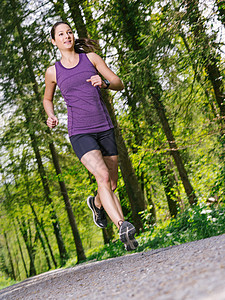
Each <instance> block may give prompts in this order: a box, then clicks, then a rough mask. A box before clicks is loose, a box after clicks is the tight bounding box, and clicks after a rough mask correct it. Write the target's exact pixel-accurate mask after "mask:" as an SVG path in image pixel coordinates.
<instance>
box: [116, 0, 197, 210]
mask: <svg viewBox="0 0 225 300" xmlns="http://www.w3.org/2000/svg"><path fill="white" fill-rule="evenodd" d="M118 5H119V8H120V12H121V14H122V16H123V20H124V22H123V24H122V27H123V31H124V33H125V34H126V38H127V41H128V42H129V44H130V45H131V47H132V50H141V49H143V47H144V45H143V44H140V42H139V40H138V37H139V35H138V30H137V27H136V23H135V20H134V19H133V18H132V17H133V16H135V14H134V13H133V14H132V15H131V14H129V11H128V7H129V3H128V2H127V1H126V0H118ZM133 8H134V9H136V8H135V7H133ZM137 15H138V10H137ZM151 72H153V71H151ZM147 76H148V86H149V87H152V88H154V89H151V90H150V92H151V96H152V100H153V103H154V107H155V109H156V112H157V114H158V116H159V119H160V122H161V125H162V127H163V130H164V133H165V135H166V137H167V140H168V143H169V146H170V148H171V150H172V151H171V155H172V156H173V158H174V161H175V163H176V166H177V169H178V171H179V175H180V177H181V180H182V182H183V185H184V188H185V191H186V194H187V197H188V199H189V202H190V204H194V203H196V197H195V194H194V190H193V188H192V186H191V184H190V181H189V179H188V176H187V172H186V170H185V167H184V164H183V162H182V159H181V156H180V153H179V151H178V149H177V146H176V143H175V139H174V137H173V134H172V130H171V128H170V126H169V122H168V120H167V117H166V113H165V108H164V106H163V104H162V102H161V100H160V98H161V95H160V93H159V92H158V90H160V91H161V86H160V84H159V83H158V82H157V80H155V78H154V79H153V76H154V75H153V76H151V74H149V70H148V71H147ZM154 90H155V91H156V92H154ZM144 101H145V100H144Z"/></svg>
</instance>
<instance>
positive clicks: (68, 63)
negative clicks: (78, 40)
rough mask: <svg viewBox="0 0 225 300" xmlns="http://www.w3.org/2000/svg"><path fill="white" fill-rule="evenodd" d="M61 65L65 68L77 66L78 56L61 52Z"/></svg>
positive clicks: (74, 53) (73, 53)
mask: <svg viewBox="0 0 225 300" xmlns="http://www.w3.org/2000/svg"><path fill="white" fill-rule="evenodd" d="M61 55H62V57H61V63H62V64H63V66H65V67H67V68H71V67H74V66H76V65H77V64H78V62H79V54H78V53H76V52H75V51H72V52H69V51H66V52H61Z"/></svg>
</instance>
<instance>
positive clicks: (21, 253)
mask: <svg viewBox="0 0 225 300" xmlns="http://www.w3.org/2000/svg"><path fill="white" fill-rule="evenodd" d="M13 224H14V228H15V232H16V239H17V244H18V246H19V249H20V255H21V258H22V262H23V267H24V270H25V273H26V277H27V278H28V276H29V274H28V271H27V266H26V263H25V259H24V256H23V250H22V247H21V244H20V240H19V236H18V231H17V228H16V226H15V223H14V221H13Z"/></svg>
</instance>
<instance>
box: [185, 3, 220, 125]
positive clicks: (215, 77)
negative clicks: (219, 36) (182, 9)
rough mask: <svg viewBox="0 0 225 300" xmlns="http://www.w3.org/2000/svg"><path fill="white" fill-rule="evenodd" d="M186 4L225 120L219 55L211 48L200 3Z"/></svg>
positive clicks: (196, 41)
mask: <svg viewBox="0 0 225 300" xmlns="http://www.w3.org/2000/svg"><path fill="white" fill-rule="evenodd" d="M185 3H186V6H187V18H188V22H189V25H190V27H191V29H192V32H193V35H194V38H195V44H196V47H197V48H198V49H201V50H200V55H201V57H202V62H203V65H204V67H205V70H206V72H207V74H208V78H209V80H210V82H211V84H212V87H213V90H214V94H215V98H216V101H217V104H218V106H219V108H220V115H221V117H223V118H224V117H225V91H224V84H223V79H222V78H223V77H222V74H221V72H220V70H219V67H218V65H219V64H220V61H219V59H218V54H216V53H215V51H214V50H213V48H212V47H211V46H210V45H211V43H210V40H209V37H208V35H207V33H206V29H205V28H204V23H203V20H202V17H201V13H200V11H199V8H198V1H195V0H186V1H185ZM223 121H224V120H223Z"/></svg>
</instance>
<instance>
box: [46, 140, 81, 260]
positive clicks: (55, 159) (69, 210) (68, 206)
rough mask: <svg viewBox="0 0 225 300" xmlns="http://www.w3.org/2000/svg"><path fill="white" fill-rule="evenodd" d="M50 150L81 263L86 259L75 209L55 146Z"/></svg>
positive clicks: (52, 145) (51, 145) (51, 144)
mask: <svg viewBox="0 0 225 300" xmlns="http://www.w3.org/2000/svg"><path fill="white" fill-rule="evenodd" d="M49 147H50V150H51V154H52V158H53V163H54V166H55V170H56V174H57V175H58V181H59V185H60V189H61V194H62V195H63V200H64V203H65V207H66V211H67V215H68V218H69V222H70V226H71V228H72V233H73V237H74V242H75V245H76V251H77V262H78V263H79V262H81V261H83V260H85V259H86V256H85V253H84V248H83V245H82V242H81V238H80V234H79V231H78V228H77V224H76V220H75V217H74V214H73V209H72V206H71V203H70V200H69V197H68V193H67V189H66V185H65V183H64V181H62V179H60V175H62V172H61V168H60V165H59V160H58V157H57V153H56V150H55V146H54V144H53V143H50V144H49Z"/></svg>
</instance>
